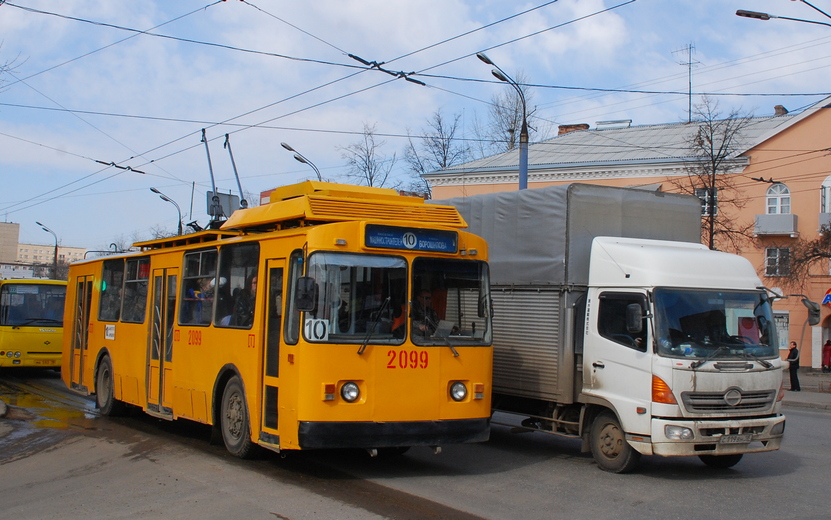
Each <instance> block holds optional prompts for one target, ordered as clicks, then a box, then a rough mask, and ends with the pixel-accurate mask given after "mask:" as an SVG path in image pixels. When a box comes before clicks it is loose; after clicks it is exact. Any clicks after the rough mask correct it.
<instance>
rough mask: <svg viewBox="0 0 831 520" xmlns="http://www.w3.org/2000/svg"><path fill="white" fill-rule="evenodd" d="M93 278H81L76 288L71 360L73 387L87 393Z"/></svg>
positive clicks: (70, 370)
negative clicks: (86, 368) (85, 377)
mask: <svg viewBox="0 0 831 520" xmlns="http://www.w3.org/2000/svg"><path fill="white" fill-rule="evenodd" d="M92 280H93V278H92V276H79V277H78V278H76V286H75V303H74V305H75V310H74V312H73V316H74V317H75V319H74V320H73V322H72V355H71V356H70V358H69V373H70V374H71V376H70V378H71V381H70V383H71V386H72V388H73V389H75V390H81V391H84V392H86V391H87V385H85V384H84V381H83V377H84V366H85V365H86V362H87V355H88V354H89V350H88V348H87V347H88V343H89V328H90V322H89V311H90V304H91V302H92Z"/></svg>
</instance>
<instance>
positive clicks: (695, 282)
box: [440, 184, 785, 472]
mask: <svg viewBox="0 0 831 520" xmlns="http://www.w3.org/2000/svg"><path fill="white" fill-rule="evenodd" d="M440 203H442V204H449V205H453V206H455V207H456V208H458V209H459V212H460V213H461V215H462V217H464V219H465V221H466V222H467V224H468V226H469V230H470V231H471V232H473V233H474V234H476V235H479V236H481V237H482V238H484V239H485V240H487V242H488V248H489V254H490V261H489V265H490V278H491V301H492V303H493V327H494V329H493V348H494V363H493V371H494V372H493V389H492V392H493V408H494V411H501V412H507V413H510V414H517V415H521V416H525V417H526V419H524V420H523V421H522V426H523V427H525V428H528V429H532V430H537V431H544V432H549V433H554V434H557V435H565V436H570V437H581V438H582V440H583V449H584V450H588V449H590V450H591V451H592V453H593V455H594V458H595V460H596V461H597V463H598V465H599V466H600V467H601V468H602V469H605V470H608V471H615V472H625V471H630V470H631V469H632V468H634V466H635V464H636V463H637V459H638V457H639V456H640V455H641V454H647V455H652V454H656V455H664V456H682V455H687V456H689V455H697V456H699V457H700V458H701V460H702V461H704V462H705V464H707V465H710V466H714V467H722V468H723V467H729V466H732V465H733V464H735V463H737V462H738V461H739V459H740V458H741V457H742V455H743V454H744V453H752V452H760V451H771V450H775V449H778V447H779V445H780V443H781V439H782V436H783V432H784V424H785V418H784V416H782V415H781V414H780V413H779V410H780V406H781V398H782V391H781V382H782V364H781V361H780V359H779V356H778V348H777V346H776V340H775V338H776V331H775V326H774V323H773V322H774V320H773V311H772V305H771V300H770V298H769V296H768V294H767V293H766V291H765V290H764V288H763V287H761V281H760V280H759V277H758V275H757V273H756V270H755V268H754V267H753V266H752V265H751V264H750V262H749V261H748V260H747V259H745V258H742V257H740V256H737V255H732V254H727V253H723V252H719V251H711V250H709V249H708V248H707V247H705V246H704V245H702V244H701V243H700V236H701V205H700V201H699V200H698V199H697V198H696V197H691V196H686V195H678V194H670V193H662V192H657V191H647V190H637V189H627V188H615V187H608V186H597V185H587V184H568V185H561V186H552V187H547V188H540V189H533V190H521V191H513V192H504V193H495V194H487V195H476V196H472V197H459V198H453V199H448V200H445V201H441V202H440Z"/></svg>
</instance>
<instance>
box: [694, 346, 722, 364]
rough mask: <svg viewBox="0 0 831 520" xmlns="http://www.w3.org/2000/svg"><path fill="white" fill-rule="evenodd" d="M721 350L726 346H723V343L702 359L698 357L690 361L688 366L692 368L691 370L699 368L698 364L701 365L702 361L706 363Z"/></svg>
mask: <svg viewBox="0 0 831 520" xmlns="http://www.w3.org/2000/svg"><path fill="white" fill-rule="evenodd" d="M722 350H727V347H725V346H724V345H722V346H720V347H719V348H717V349H715V350H714V351H712V352H711V353H710V355H709V356H707V357H705V358H704V359H699V360H698V361H693V362H692V363H690V368H692V369H693V370H695V369H696V368H699V367H700V366H702V365H703V364H704V363H706V362H708V361H711V360H712V359H713V358H715V357H716V356H717V355H718V353H719V352H721V351H722Z"/></svg>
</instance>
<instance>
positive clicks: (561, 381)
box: [435, 184, 701, 403]
mask: <svg viewBox="0 0 831 520" xmlns="http://www.w3.org/2000/svg"><path fill="white" fill-rule="evenodd" d="M435 202H436V203H437V204H450V205H452V206H456V208H458V209H459V213H461V215H462V217H464V219H465V220H466V221H467V223H468V226H469V227H468V230H469V231H471V232H472V233H473V234H475V235H479V236H481V237H483V238H484V239H485V240H487V241H488V247H489V252H490V261H489V264H490V270H491V287H492V297H493V302H494V303H493V304H494V317H493V323H494V340H493V343H494V381H493V385H494V392H495V393H498V394H504V395H511V396H521V397H528V398H532V399H543V400H550V401H556V402H560V403H562V402H571V401H572V400H573V399H574V398H575V396H576V395H577V393H576V389H575V384H576V385H579V384H580V378H579V373H576V370H577V369H579V368H580V367H579V366H577V367H576V366H575V358H574V354H575V352H574V347H576V348H578V349H579V347H580V344H581V342H580V341H579V337H578V338H573V337H572V336H573V334H572V325H573V316H572V315H571V313H570V311H569V309H570V308H571V307H572V306H573V304H575V303H576V302H577V301H578V299H579V298H580V297H581V296H582V295H584V294H585V289H586V287H587V285H588V281H589V280H588V278H589V257H590V253H591V247H592V241H593V239H594V238H595V237H599V236H610V237H631V238H650V239H656V240H673V241H681V242H692V243H699V242H700V239H701V226H700V224H699V221H700V215H701V206H700V204H699V202H698V199H696V198H694V197H689V196H684V195H677V194H673V193H663V192H656V191H646V190H634V189H625V188H614V187H610V186H597V185H592V184H565V185H560V186H550V187H547V188H540V189H533V190H522V191H510V192H502V193H493V194H487V195H477V196H475V197H456V198H452V199H448V200H444V201H435ZM656 215H661V217H660V218H656ZM575 380H576V381H575Z"/></svg>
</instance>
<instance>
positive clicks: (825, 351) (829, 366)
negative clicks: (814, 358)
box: [822, 339, 831, 372]
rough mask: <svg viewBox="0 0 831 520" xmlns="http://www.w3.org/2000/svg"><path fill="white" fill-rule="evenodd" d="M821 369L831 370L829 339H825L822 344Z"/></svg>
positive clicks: (830, 343) (830, 342) (824, 370)
mask: <svg viewBox="0 0 831 520" xmlns="http://www.w3.org/2000/svg"><path fill="white" fill-rule="evenodd" d="M822 371H823V372H831V339H828V340H825V345H823V346H822Z"/></svg>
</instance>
